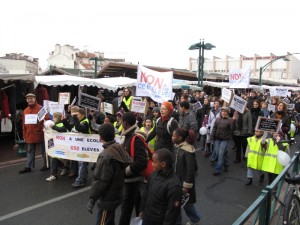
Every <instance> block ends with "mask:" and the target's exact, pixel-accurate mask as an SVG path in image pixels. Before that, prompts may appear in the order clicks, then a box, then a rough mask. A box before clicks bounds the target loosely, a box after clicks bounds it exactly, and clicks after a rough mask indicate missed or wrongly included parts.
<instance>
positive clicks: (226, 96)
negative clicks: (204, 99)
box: [222, 87, 232, 103]
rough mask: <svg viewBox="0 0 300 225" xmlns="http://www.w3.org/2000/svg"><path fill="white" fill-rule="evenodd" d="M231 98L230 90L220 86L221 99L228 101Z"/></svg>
mask: <svg viewBox="0 0 300 225" xmlns="http://www.w3.org/2000/svg"><path fill="white" fill-rule="evenodd" d="M231 98H232V91H231V90H229V89H227V88H224V87H223V88H222V99H223V100H224V101H225V102H227V103H230V101H231Z"/></svg>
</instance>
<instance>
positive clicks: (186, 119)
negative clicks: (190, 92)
mask: <svg viewBox="0 0 300 225" xmlns="http://www.w3.org/2000/svg"><path fill="white" fill-rule="evenodd" d="M179 112H180V116H179V127H181V128H184V129H186V130H190V129H192V130H193V131H194V133H195V134H197V133H198V132H197V131H198V126H197V120H196V117H195V115H194V114H192V113H191V112H190V104H189V103H188V102H186V101H185V102H180V104H179Z"/></svg>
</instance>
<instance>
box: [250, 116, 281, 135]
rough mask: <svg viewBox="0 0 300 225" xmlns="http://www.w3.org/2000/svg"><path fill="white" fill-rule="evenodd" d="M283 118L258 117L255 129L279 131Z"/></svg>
mask: <svg viewBox="0 0 300 225" xmlns="http://www.w3.org/2000/svg"><path fill="white" fill-rule="evenodd" d="M280 123H281V120H279V119H273V118H267V117H261V116H259V117H258V120H257V123H256V126H255V130H260V131H267V132H272V133H275V132H278V130H279V128H280Z"/></svg>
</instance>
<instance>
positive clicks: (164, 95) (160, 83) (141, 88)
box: [136, 65, 173, 103]
mask: <svg viewBox="0 0 300 225" xmlns="http://www.w3.org/2000/svg"><path fill="white" fill-rule="evenodd" d="M172 84H173V71H169V72H157V71H154V70H151V69H148V68H146V67H144V66H141V65H139V66H138V72H137V84H136V95H137V96H147V97H150V98H152V99H153V100H154V101H156V102H159V103H162V102H163V101H168V100H172Z"/></svg>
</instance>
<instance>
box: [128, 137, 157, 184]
mask: <svg viewBox="0 0 300 225" xmlns="http://www.w3.org/2000/svg"><path fill="white" fill-rule="evenodd" d="M136 138H139V139H140V140H141V141H142V142H143V144H144V146H145V149H146V153H147V158H148V163H147V167H146V168H145V169H144V170H143V171H142V172H141V175H142V176H143V177H144V178H145V179H146V180H148V178H149V176H150V174H151V173H152V171H153V165H152V163H153V160H152V154H153V153H152V151H151V150H150V148H149V146H148V144H147V143H146V142H145V140H144V139H143V138H142V137H140V136H139V135H137V134H135V135H134V136H133V137H132V139H131V142H130V156H131V158H132V159H133V160H134V141H135V139H136Z"/></svg>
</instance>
